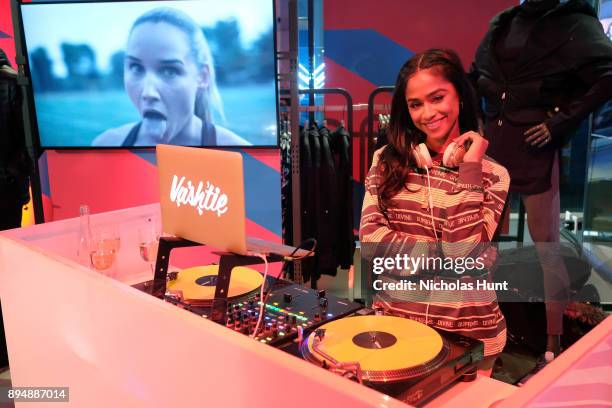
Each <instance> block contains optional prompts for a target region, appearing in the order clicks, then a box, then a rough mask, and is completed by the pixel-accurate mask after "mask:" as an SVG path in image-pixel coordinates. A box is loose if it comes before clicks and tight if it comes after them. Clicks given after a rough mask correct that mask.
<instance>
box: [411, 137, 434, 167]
mask: <svg viewBox="0 0 612 408" xmlns="http://www.w3.org/2000/svg"><path fill="white" fill-rule="evenodd" d="M412 155H413V156H414V160H415V161H416V164H417V167H418V168H419V169H425V168H428V169H429V168H431V167H432V166H433V162H432V161H431V156H430V155H429V151H428V150H427V146H425V143H420V144H418V145H416V146H415V147H414V148H413V149H412Z"/></svg>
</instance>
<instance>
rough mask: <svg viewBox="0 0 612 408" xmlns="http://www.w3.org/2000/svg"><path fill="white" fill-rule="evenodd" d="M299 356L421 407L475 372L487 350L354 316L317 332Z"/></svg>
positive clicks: (401, 322) (404, 324) (390, 321)
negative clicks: (437, 394) (454, 383)
mask: <svg viewBox="0 0 612 408" xmlns="http://www.w3.org/2000/svg"><path fill="white" fill-rule="evenodd" d="M300 351H301V354H302V355H303V357H304V358H305V359H306V360H308V361H310V362H312V363H314V364H317V365H320V366H321V367H324V368H327V369H329V370H331V371H333V372H335V373H338V374H340V375H343V376H345V377H348V378H351V379H353V380H356V381H358V382H360V383H363V384H364V385H367V386H370V387H372V388H375V389H377V390H379V391H381V392H384V393H385V394H388V395H391V396H393V397H395V398H397V399H400V400H402V401H405V402H408V403H410V404H420V403H423V402H424V401H426V400H428V399H429V398H431V397H432V396H433V395H435V394H436V393H437V392H439V391H440V390H442V389H443V388H444V387H446V386H448V385H449V384H451V383H452V382H454V381H456V380H458V379H460V378H461V377H462V376H463V375H465V374H467V373H469V372H473V371H474V370H475V367H476V363H477V362H478V361H480V360H482V358H483V351H484V346H483V343H482V342H479V341H477V340H473V339H469V338H467V337H463V336H458V335H456V334H452V333H447V332H444V333H442V332H438V331H436V330H434V329H432V328H431V327H429V326H426V325H424V324H422V323H418V322H416V321H413V320H409V319H405V318H401V317H394V316H354V317H347V318H344V319H340V320H336V321H333V322H329V323H326V324H324V325H322V326H321V327H320V328H318V329H316V330H314V331H313V332H312V333H311V334H310V335H309V336H308V338H307V339H305V340H304V341H303V342H302V344H301V345H300Z"/></svg>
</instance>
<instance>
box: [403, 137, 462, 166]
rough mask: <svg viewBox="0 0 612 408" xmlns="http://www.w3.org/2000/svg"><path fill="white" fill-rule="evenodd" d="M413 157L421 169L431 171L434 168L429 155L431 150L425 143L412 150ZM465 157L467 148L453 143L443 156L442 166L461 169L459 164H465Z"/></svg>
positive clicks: (447, 147)
mask: <svg viewBox="0 0 612 408" xmlns="http://www.w3.org/2000/svg"><path fill="white" fill-rule="evenodd" d="M412 155H413V156H414V161H415V162H416V165H417V167H418V168H419V169H430V168H432V167H433V161H432V160H431V156H430V155H429V150H428V149H427V146H426V145H425V143H420V144H418V145H416V146H414V147H413V148H412ZM464 155H465V147H464V146H458V145H457V143H455V142H451V143H449V145H448V146H446V149H445V150H444V154H443V155H442V164H443V165H444V167H449V168H455V167H459V164H461V162H463V156H464Z"/></svg>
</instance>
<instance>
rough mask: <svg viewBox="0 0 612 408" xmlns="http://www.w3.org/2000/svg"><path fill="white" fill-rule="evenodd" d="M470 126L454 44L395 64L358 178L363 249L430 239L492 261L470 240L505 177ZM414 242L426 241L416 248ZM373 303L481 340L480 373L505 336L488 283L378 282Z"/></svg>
mask: <svg viewBox="0 0 612 408" xmlns="http://www.w3.org/2000/svg"><path fill="white" fill-rule="evenodd" d="M477 130H478V122H477V109H476V105H475V97H474V92H473V90H472V88H471V85H470V83H469V81H468V78H467V76H466V74H465V71H464V69H463V66H462V64H461V61H460V60H459V57H458V56H457V55H456V54H455V53H454V52H453V51H451V50H440V49H431V50H427V51H425V52H421V53H419V54H416V55H414V56H413V57H412V58H410V59H409V60H408V61H407V62H406V63H405V64H404V65H403V66H402V68H401V69H400V72H399V74H398V77H397V81H396V85H395V92H394V94H393V99H392V104H391V121H390V125H389V144H388V145H387V146H385V147H383V148H381V149H379V150H378V151H377V152H376V153H375V155H374V162H373V164H372V167H371V169H370V172H369V174H368V176H367V178H366V194H365V199H364V203H363V209H362V217H361V228H360V239H361V242H362V252H364V253H367V252H369V249H371V248H375V249H374V251H376V253H377V254H380V253H381V252H380V251H384V252H383V253H385V256H387V257H389V256H393V255H389V250H390V247H391V246H393V250H395V251H397V250H399V251H401V253H408V254H411V256H414V255H415V254H416V253H420V254H421V255H427V254H430V253H431V248H434V249H435V248H438V247H439V248H441V251H442V252H443V253H444V256H446V257H454V258H457V257H460V256H465V257H467V256H471V255H470V254H473V253H477V255H474V258H476V257H477V256H479V257H481V259H484V260H485V262H487V266H490V265H491V263H490V260H491V258H493V257H494V256H495V254H496V252H495V250H491V249H488V250H485V251H482V245H479V244H481V243H488V242H490V241H491V240H493V237H494V235H495V232H496V230H497V225H498V222H499V219H500V217H501V214H502V211H503V208H504V204H505V200H506V195H507V191H508V185H509V176H508V173H507V171H506V169H505V168H503V167H502V166H500V165H498V164H496V163H495V162H493V161H492V160H491V159H489V158H488V157H486V156H485V155H484V153H485V151H486V149H487V145H488V143H487V141H486V140H485V139H484V138H483V137H482V136H481V135H479V134H478V133H477ZM461 156H463V157H462V159H461ZM381 244H383V245H384V248H383V245H381ZM419 247H429V248H426V249H425V250H424V251H421V252H419V250H418V248H419ZM415 251H416V252H415ZM396 253H397V252H396ZM365 256H366V257H367V256H368V255H365ZM487 257H488V260H487V259H486V258H487ZM409 274H410V273H408V275H409ZM454 274H455V273H454V272H453V273H451V275H454ZM398 275H403V273H401V272H398V271H395V272H392V273H391V274H382V275H380V278H381V279H383V280H386V281H393V280H397V279H399V278H400V277H401V276H398ZM458 278H459V275H456V276H455V279H458ZM461 279H464V278H461ZM465 279H469V277H467V278H465ZM375 306H379V307H382V308H383V309H384V311H385V313H386V314H391V315H396V316H403V317H407V318H410V319H413V320H417V321H420V322H423V323H426V324H427V325H429V326H432V327H436V328H439V329H443V330H447V331H450V332H453V333H458V334H461V335H464V336H468V337H472V338H476V339H479V340H481V341H483V342H484V353H485V357H487V358H485V361H484V362H483V364H481V366H480V368H481V369H486V370H488V371H489V373H490V369H491V367H492V365H493V362H494V357H495V356H496V355H497V354H498V353H500V352H501V351H502V349H503V348H504V345H505V342H506V326H505V320H504V317H503V315H502V313H501V311H500V310H499V307H498V304H497V299H496V295H495V291H488V290H479V291H476V290H474V291H467V290H466V291H444V290H441V291H431V292H427V293H425V294H424V293H423V292H422V291H417V292H414V293H412V292H411V291H392V292H390V291H387V292H379V293H378V294H377V295H376V302H375Z"/></svg>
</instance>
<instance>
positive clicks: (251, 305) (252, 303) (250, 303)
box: [249, 300, 255, 309]
mask: <svg viewBox="0 0 612 408" xmlns="http://www.w3.org/2000/svg"><path fill="white" fill-rule="evenodd" d="M254 304H255V302H253V301H252V300H249V308H250V309H252V308H253V305H254Z"/></svg>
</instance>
